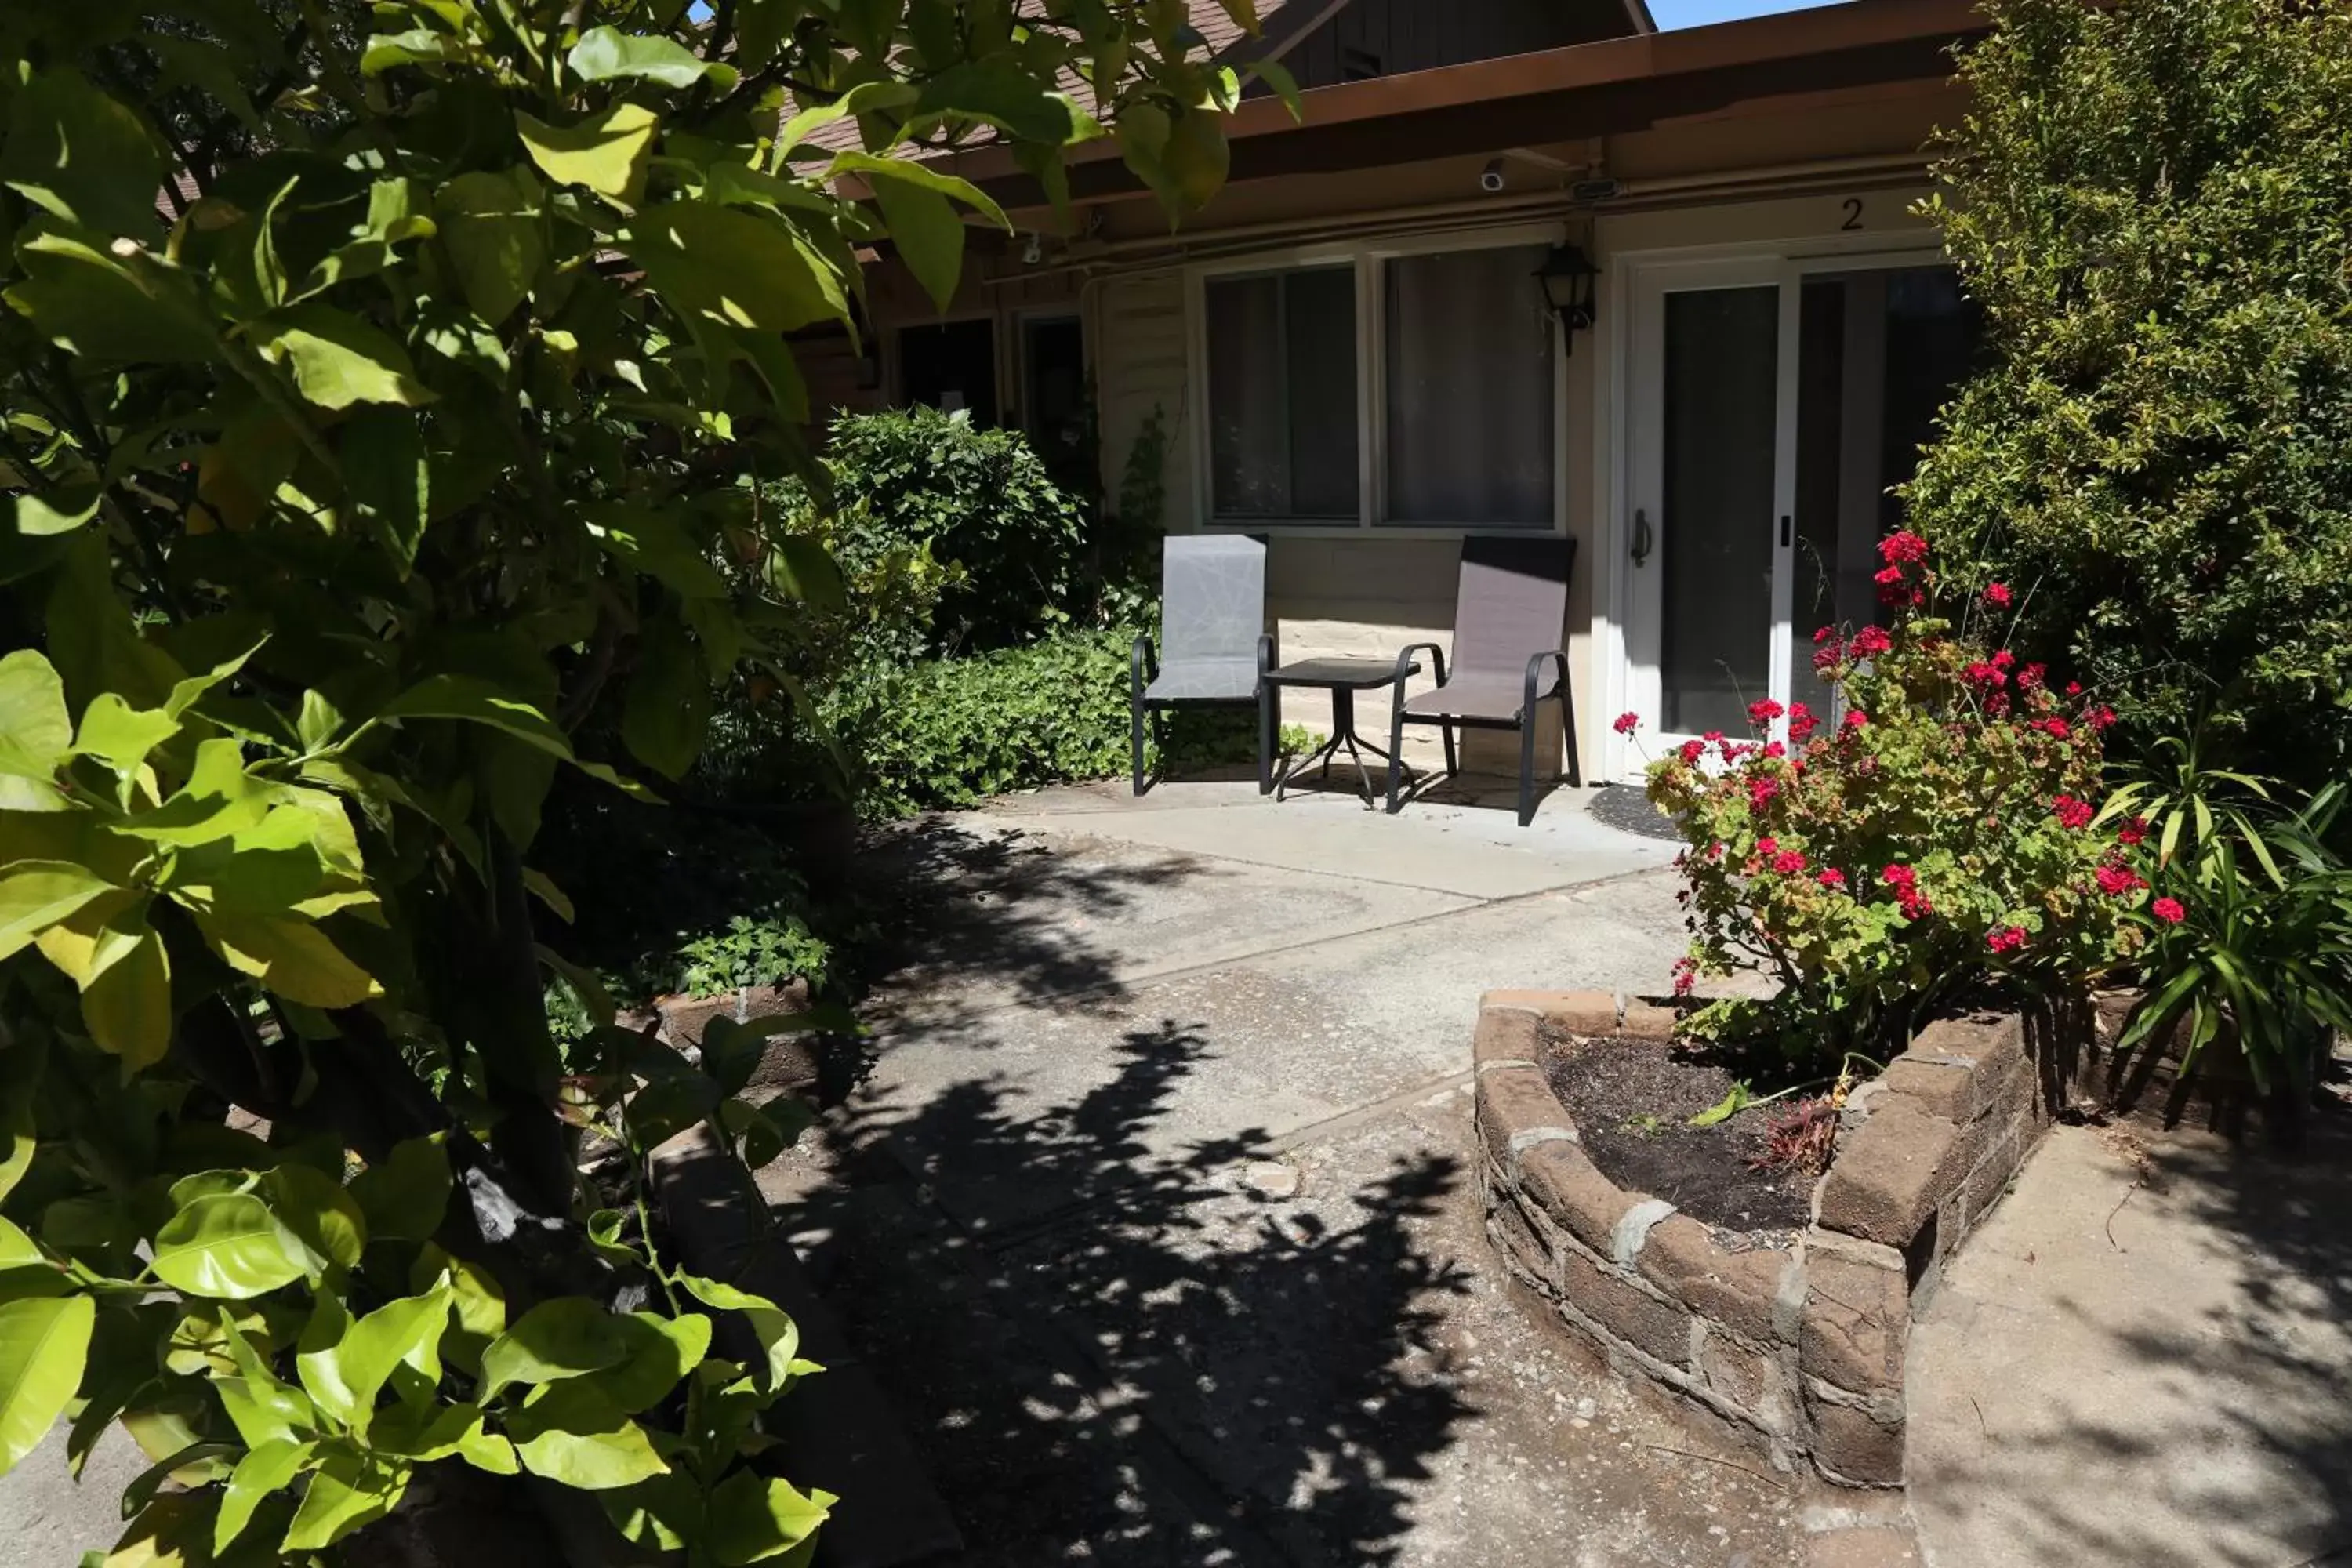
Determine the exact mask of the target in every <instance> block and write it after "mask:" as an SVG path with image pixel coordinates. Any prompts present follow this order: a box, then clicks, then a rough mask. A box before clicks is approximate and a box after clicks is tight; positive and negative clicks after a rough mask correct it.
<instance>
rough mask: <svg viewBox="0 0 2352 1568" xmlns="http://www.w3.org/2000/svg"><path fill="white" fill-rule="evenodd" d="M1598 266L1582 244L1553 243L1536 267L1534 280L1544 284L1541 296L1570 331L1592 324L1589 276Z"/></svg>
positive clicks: (1596, 272)
mask: <svg viewBox="0 0 2352 1568" xmlns="http://www.w3.org/2000/svg"><path fill="white" fill-rule="evenodd" d="M1600 270H1601V269H1600V268H1597V267H1595V266H1593V265H1592V262H1591V258H1589V257H1587V256H1586V255H1585V254H1584V250H1583V247H1580V246H1574V245H1555V246H1553V247H1552V248H1551V254H1550V255H1549V256H1547V257H1545V258H1544V264H1543V266H1542V267H1541V268H1538V269H1537V272H1536V280H1537V281H1538V283H1541V284H1542V285H1543V291H1544V299H1545V300H1547V301H1548V302H1549V304H1550V306H1551V310H1552V314H1553V315H1555V316H1558V317H1559V320H1560V324H1561V325H1562V326H1564V327H1566V328H1567V329H1568V330H1569V331H1576V330H1577V329H1579V328H1580V327H1589V326H1591V324H1592V280H1593V279H1595V278H1596V277H1598V276H1599V275H1600Z"/></svg>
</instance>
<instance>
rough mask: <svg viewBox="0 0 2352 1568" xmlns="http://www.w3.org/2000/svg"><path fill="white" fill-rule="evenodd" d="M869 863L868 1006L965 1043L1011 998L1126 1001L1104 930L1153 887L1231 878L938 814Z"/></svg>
mask: <svg viewBox="0 0 2352 1568" xmlns="http://www.w3.org/2000/svg"><path fill="white" fill-rule="evenodd" d="M859 868H860V875H861V878H862V879H863V880H864V882H865V884H866V889H867V891H866V897H867V899H868V900H869V902H870V903H871V904H872V905H873V906H874V908H875V910H876V913H875V916H874V918H873V919H872V920H871V921H870V922H869V923H870V924H871V927H872V930H871V931H870V932H869V933H868V935H867V937H866V940H865V941H863V942H861V943H860V944H859V951H858V952H856V955H855V958H856V968H857V970H858V972H859V973H860V975H861V976H862V978H863V979H864V981H865V982H866V984H868V985H870V986H871V987H872V989H873V995H872V996H871V997H870V998H869V1001H868V1003H867V1005H865V1006H864V1007H862V1008H861V1009H860V1011H861V1013H863V1014H864V1015H866V1018H867V1021H868V1022H869V1023H871V1024H874V1025H875V1026H877V1027H878V1028H881V1029H884V1030H887V1029H890V1028H892V1027H895V1026H901V1025H912V1024H919V1025H920V1026H921V1027H922V1028H923V1029H924V1030H925V1031H926V1032H928V1033H931V1034H934V1035H940V1034H944V1035H947V1036H949V1037H953V1038H957V1039H966V1038H968V1037H971V1034H972V1031H971V1027H970V1024H971V1017H972V1016H974V1015H975V1014H976V1013H978V1012H982V1011H986V1010H988V1009H990V1008H992V1007H994V1006H1000V1005H1004V1004H1006V1003H1009V1002H1017V1001H1034V1000H1038V999H1041V998H1044V997H1049V996H1065V995H1070V994H1087V993H1092V994H1097V995H1101V996H1105V997H1113V998H1115V997H1116V996H1118V994H1120V993H1121V990H1122V988H1121V986H1120V985H1119V983H1118V967H1117V955H1116V954H1115V953H1113V952H1109V951H1108V950H1107V949H1106V948H1105V947H1104V946H1102V945H1101V943H1100V942H1098V941H1097V940H1096V939H1095V936H1094V933H1096V932H1097V931H1100V930H1102V929H1103V928H1105V927H1107V926H1109V925H1111V924H1112V923H1114V922H1115V921H1117V920H1118V917H1120V916H1121V915H1122V914H1124V913H1127V912H1128V911H1129V910H1132V909H1133V907H1134V906H1135V905H1136V904H1137V902H1138V901H1139V900H1141V899H1143V898H1145V897H1146V896H1148V895H1149V894H1150V893H1151V892H1152V891H1154V890H1155V889H1160V890H1164V889H1173V888H1176V887H1178V886H1179V885H1181V884H1187V883H1193V882H1198V881H1201V880H1202V879H1214V878H1215V877H1217V876H1218V875H1219V873H1218V871H1217V870H1216V869H1215V868H1213V867H1210V866H1206V865H1203V864H1202V863H1201V862H1199V861H1198V860H1195V859H1193V858H1191V857H1189V856H1183V855H1177V854H1171V853H1164V852H1155V853H1151V854H1149V855H1146V856H1141V857H1124V858H1118V857H1086V856H1080V855H1075V854H1072V853H1070V852H1069V851H1068V849H1067V848H1066V847H1055V846H1052V845H1049V844H1048V842H1047V841H1046V840H1045V839H1044V838H1043V837H1037V836H1034V835H1031V834H1026V833H1023V832H1020V831H1017V830H1005V829H1001V828H982V829H973V828H969V827H964V826H958V825H956V824H953V823H950V822H941V821H936V820H930V821H918V822H912V823H907V824H903V825H900V826H897V827H895V828H890V829H887V830H885V831H884V832H883V833H882V834H881V835H880V836H879V837H877V839H876V840H875V841H874V842H873V843H872V844H870V845H869V847H867V849H866V852H865V853H864V855H863V856H862V857H861V858H860V861H859ZM1201 896H1204V897H1205V896H1207V894H1206V892H1205V890H1203V892H1202V895H1201ZM971 1043H975V1044H977V1043H979V1042H978V1041H977V1040H976V1039H974V1040H972V1041H971Z"/></svg>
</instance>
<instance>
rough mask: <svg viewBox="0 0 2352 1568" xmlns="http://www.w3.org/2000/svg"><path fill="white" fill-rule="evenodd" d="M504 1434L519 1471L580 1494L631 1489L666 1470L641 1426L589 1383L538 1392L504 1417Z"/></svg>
mask: <svg viewBox="0 0 2352 1568" xmlns="http://www.w3.org/2000/svg"><path fill="white" fill-rule="evenodd" d="M507 1435H508V1436H510V1437H511V1438H513V1439H514V1446H515V1453H516V1454H517V1456H518V1457H520V1458H521V1460H522V1467H523V1468H525V1469H527V1470H529V1471H530V1473H531V1474H532V1475H534V1476H544V1477H546V1478H547V1479H549V1480H551V1481H561V1482H562V1484H563V1485H565V1486H567V1487H577V1488H579V1489H581V1490H583V1491H607V1490H610V1489H613V1488H614V1487H625V1486H631V1485H634V1484H635V1483H636V1482H638V1481H642V1480H644V1479H646V1478H648V1477H651V1476H658V1475H662V1474H664V1473H666V1472H667V1470H668V1469H669V1467H668V1466H667V1465H666V1464H664V1463H663V1462H662V1458H661V1456H660V1455H659V1454H657V1453H656V1452H655V1451H654V1447H653V1444H652V1443H651V1442H649V1441H647V1440H646V1433H645V1428H643V1427H641V1426H638V1425H637V1424H636V1423H635V1422H634V1421H632V1420H630V1419H629V1418H628V1416H626V1415H624V1414H623V1413H622V1412H621V1410H620V1408H619V1406H617V1405H614V1403H613V1401H612V1399H611V1398H610V1397H609V1396H608V1395H607V1394H605V1393H604V1390H602V1389H601V1388H598V1387H596V1386H595V1385H594V1384H592V1383H587V1382H580V1381H574V1382H570V1383H558V1384H551V1385H549V1386H548V1387H545V1388H542V1389H540V1390H538V1391H537V1392H536V1393H534V1394H532V1395H531V1397H530V1399H528V1400H526V1401H525V1402H524V1404H523V1405H522V1408H520V1409H519V1410H516V1411H514V1412H512V1413H511V1414H510V1415H508V1417H507Z"/></svg>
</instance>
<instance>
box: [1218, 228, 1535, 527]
mask: <svg viewBox="0 0 2352 1568" xmlns="http://www.w3.org/2000/svg"><path fill="white" fill-rule="evenodd" d="M1565 236H1566V229H1565V226H1563V225H1561V224H1558V223H1537V224H1516V225H1511V226H1502V227H1494V226H1486V227H1476V228H1465V229H1449V230H1444V231H1441V232H1435V233H1429V234H1416V235H1411V236H1387V237H1374V238H1370V239H1362V240H1349V241H1344V242H1331V243H1325V244H1311V245H1299V246H1292V247H1286V248H1279V249H1270V250H1261V251H1253V252H1251V253H1250V254H1248V255H1246V256H1236V257H1230V258H1219V259H1217V260H1214V261H1202V262H1195V263H1193V264H1192V265H1191V266H1189V267H1187V268H1185V276H1184V290H1185V300H1184V314H1185V325H1186V331H1185V343H1186V361H1187V363H1186V365H1185V381H1186V385H1187V388H1188V391H1187V403H1188V405H1189V412H1190V414H1191V416H1192V417H1191V420H1190V424H1191V426H1192V440H1191V442H1190V447H1191V457H1190V461H1191V463H1192V480H1193V489H1192V493H1193V496H1194V498H1195V499H1194V502H1193V514H1194V515H1193V522H1194V526H1195V527H1196V528H1197V529H1198V530H1199V531H1202V532H1204V533H1207V532H1221V533H1260V534H1265V533H1274V534H1286V535H1295V536H1297V537H1301V538H1310V537H1311V538H1326V539H1328V538H1331V537H1333V536H1335V535H1337V536H1350V537H1360V538H1380V539H1458V538H1460V537H1462V536H1463V535H1464V534H1466V533H1496V534H1509V535H1512V536H1514V537H1518V538H1539V537H1542V536H1543V535H1545V534H1553V535H1564V534H1565V533H1566V532H1567V531H1568V503H1569V471H1568V449H1569V376H1568V362H1569V357H1570V356H1569V355H1568V354H1566V353H1562V352H1561V344H1560V334H1559V328H1558V327H1557V326H1555V327H1554V329H1553V331H1552V335H1551V342H1550V353H1551V375H1552V431H1551V467H1552V482H1551V514H1550V518H1549V521H1548V522H1545V523H1540V524H1539V523H1525V522H1516V523H1515V522H1496V521H1413V522H1395V521H1389V520H1388V514H1389V484H1388V456H1389V453H1388V448H1389V440H1388V416H1387V408H1388V296H1387V288H1388V274H1387V263H1388V262H1390V261H1391V260H1392V259H1394V258H1399V257H1405V256H1425V255H1429V254H1432V253H1438V252H1446V251H1462V250H1494V249H1504V248H1509V247H1521V246H1538V245H1542V246H1551V245H1557V244H1559V243H1560V242H1561V240H1562V239H1563V238H1564V237H1565ZM1341 265H1344V266H1349V267H1351V268H1353V269H1354V273H1355V282H1356V372H1357V373H1356V504H1357V510H1356V516H1355V517H1354V518H1353V519H1348V518H1314V517H1303V518H1302V517H1287V518H1286V517H1220V516H1218V515H1217V512H1216V510H1215V509H1216V474H1215V469H1214V458H1213V453H1212V452H1211V450H1210V440H1209V433H1210V425H1209V313H1208V285H1209V284H1210V282H1211V281H1212V280H1219V279H1237V278H1246V277H1252V276H1265V275H1269V274H1276V273H1283V272H1292V271H1298V270H1303V269H1306V268H1318V267H1326V268H1328V267H1333V266H1341Z"/></svg>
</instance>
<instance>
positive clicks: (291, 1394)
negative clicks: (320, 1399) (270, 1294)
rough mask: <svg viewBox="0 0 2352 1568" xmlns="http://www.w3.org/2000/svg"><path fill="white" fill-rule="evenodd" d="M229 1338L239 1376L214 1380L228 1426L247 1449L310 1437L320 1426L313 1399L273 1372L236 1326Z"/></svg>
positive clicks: (229, 1347)
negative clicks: (311, 1401)
mask: <svg viewBox="0 0 2352 1568" xmlns="http://www.w3.org/2000/svg"><path fill="white" fill-rule="evenodd" d="M227 1338H228V1353H229V1359H230V1360H231V1361H233V1362H235V1363H236V1367H237V1375H236V1376H235V1377H216V1378H215V1379H213V1392H214V1393H215V1394H217V1395H219V1397H220V1402H221V1407H222V1408H223V1409H225V1410H226V1411H227V1412H228V1418H229V1425H231V1426H235V1427H236V1435H237V1436H239V1437H240V1438H242V1439H243V1440H244V1442H245V1445H246V1447H249V1448H252V1447H260V1446H261V1445H262V1444H264V1443H274V1442H278V1441H281V1440H284V1439H288V1438H293V1437H308V1436H310V1434H311V1433H312V1432H313V1431H314V1429H315V1428H316V1427H317V1426H318V1423H319V1413H318V1412H317V1411H316V1410H315V1409H313V1408H312V1407H311V1405H310V1396H309V1395H308V1394H305V1393H303V1392H302V1390H300V1389H299V1388H297V1387H295V1386H294V1385H293V1384H290V1383H288V1382H287V1381H285V1380H284V1379H283V1378H281V1377H279V1376H278V1374H277V1373H274V1372H272V1371H270V1370H269V1368H268V1365H267V1364H266V1363H264V1362H263V1361H262V1359H261V1357H260V1356H259V1355H258V1354H257V1353H256V1352H255V1351H254V1349H253V1346H252V1345H251V1344H249V1343H247V1341H246V1338H245V1336H244V1335H243V1334H242V1333H240V1332H238V1331H237V1330H236V1326H235V1325H233V1324H232V1325H230V1326H229V1328H228V1330H227Z"/></svg>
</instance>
